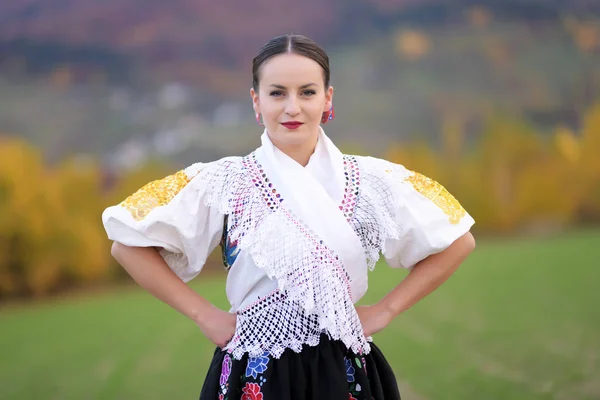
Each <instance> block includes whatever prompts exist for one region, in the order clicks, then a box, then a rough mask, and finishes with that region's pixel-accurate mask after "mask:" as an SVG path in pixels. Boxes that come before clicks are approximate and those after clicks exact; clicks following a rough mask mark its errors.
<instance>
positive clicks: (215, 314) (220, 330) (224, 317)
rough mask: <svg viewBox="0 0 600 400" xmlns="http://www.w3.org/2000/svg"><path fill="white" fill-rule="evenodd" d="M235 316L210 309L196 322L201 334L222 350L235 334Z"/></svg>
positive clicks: (214, 308)
mask: <svg viewBox="0 0 600 400" xmlns="http://www.w3.org/2000/svg"><path fill="white" fill-rule="evenodd" d="M236 322H237V316H236V314H232V313H228V312H225V311H223V310H220V309H218V308H216V307H211V308H210V309H209V310H207V311H206V312H204V313H202V316H201V317H199V319H198V320H197V321H196V325H198V327H199V328H200V330H201V331H202V333H204V335H205V336H206V337H207V338H208V339H209V340H210V341H211V342H213V343H214V344H216V345H217V346H219V347H220V348H223V347H225V346H227V343H229V341H230V340H231V338H232V337H233V335H234V333H235V325H236Z"/></svg>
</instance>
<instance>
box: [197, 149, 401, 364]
mask: <svg viewBox="0 0 600 400" xmlns="http://www.w3.org/2000/svg"><path fill="white" fill-rule="evenodd" d="M344 161H345V167H346V170H345V174H346V182H347V185H346V188H345V192H344V195H345V197H344V200H343V203H342V205H341V208H342V211H343V212H344V214H345V215H346V218H347V219H348V221H349V223H350V224H351V225H352V227H353V228H354V230H355V232H356V233H357V234H358V235H359V237H360V239H361V241H362V243H363V247H364V249H365V255H366V256H367V260H368V265H369V268H370V269H373V268H374V266H375V263H376V262H377V260H378V259H379V254H380V252H381V251H382V250H384V246H385V241H386V240H387V239H389V238H399V236H400V234H401V233H402V232H401V231H402V229H403V227H402V226H400V225H398V224H397V223H396V222H395V221H396V219H395V209H394V207H393V199H395V198H397V197H398V195H399V193H397V192H398V189H397V188H396V186H395V185H394V184H393V183H394V182H392V180H391V179H390V176H388V175H387V174H386V173H385V171H384V169H383V167H382V165H381V164H379V163H376V162H374V161H373V162H370V161H367V159H366V158H364V157H358V156H356V157H353V156H345V157H344ZM234 164H235V168H234V167H232V166H233V165H234ZM385 165H387V164H385ZM199 175H202V176H204V178H202V179H198V180H193V181H192V182H191V183H190V184H191V185H196V186H197V188H198V190H199V191H201V192H206V194H207V195H206V196H205V197H204V198H205V201H206V205H208V206H213V207H218V208H219V211H220V212H221V213H223V214H225V215H228V219H229V222H228V225H229V226H228V236H229V240H230V242H231V243H237V248H238V249H239V251H247V252H248V253H249V254H250V255H251V257H252V259H253V261H254V262H255V264H256V265H257V266H258V267H259V268H261V269H262V270H263V271H265V273H266V274H267V276H269V277H270V278H271V279H274V280H275V281H277V282H278V290H277V291H276V292H274V293H273V294H271V295H270V296H267V297H266V298H265V299H271V301H270V302H269V301H267V302H266V303H264V304H263V303H262V302H259V303H255V304H253V305H252V306H251V307H250V308H249V309H246V310H244V312H242V313H241V314H240V315H239V318H238V326H237V327H236V334H235V337H234V339H235V340H232V341H231V343H229V345H228V346H227V350H228V351H230V352H231V353H232V354H233V356H234V357H235V358H240V357H241V356H242V355H243V354H245V353H247V354H248V355H249V356H250V357H257V356H259V355H261V354H263V353H264V352H265V351H268V352H269V353H270V354H271V356H273V357H279V356H280V355H281V353H282V352H283V350H285V348H291V349H294V350H295V351H300V349H301V347H302V344H317V343H318V338H319V337H320V335H321V334H322V333H323V332H327V333H328V334H329V335H330V337H331V338H332V339H334V340H341V341H342V342H343V343H344V344H345V345H346V346H347V347H348V348H349V349H351V350H352V351H354V352H356V353H368V352H369V351H370V346H369V343H368V338H365V337H364V333H363V331H362V326H361V324H360V320H359V318H358V315H357V314H356V309H355V308H354V304H353V302H352V299H351V296H350V287H349V282H348V277H347V274H346V271H345V270H344V268H343V266H342V265H341V264H340V262H339V260H338V259H337V257H336V255H335V254H334V253H333V252H332V251H331V250H330V249H328V248H327V246H326V244H325V243H323V242H322V241H321V240H319V238H318V237H316V235H315V234H314V233H313V232H311V230H310V228H309V227H307V226H305V225H304V224H303V222H302V221H301V220H300V219H299V218H297V217H296V216H295V215H294V214H293V213H292V212H291V211H290V210H288V209H287V208H286V207H285V200H284V199H283V198H282V196H281V195H280V193H279V192H278V191H277V189H276V188H275V187H274V186H273V184H272V182H270V180H269V178H268V177H267V176H266V174H265V172H264V170H263V169H262V166H261V165H260V164H259V163H258V160H257V159H256V156H255V154H254V153H253V154H251V155H249V156H247V157H244V158H242V159H239V158H237V159H236V160H232V159H229V160H226V161H225V162H221V163H220V164H219V165H215V166H212V167H210V168H205V169H203V170H202V172H201V173H200V174H199ZM402 178H404V176H403V177H402ZM366 181H368V182H369V184H368V185H365V184H364V182H366ZM202 194H203V193H202ZM281 232H286V234H285V235H282V234H281ZM340 287H343V288H344V290H340ZM284 294H285V295H284ZM255 308H256V309H255ZM250 310H252V312H249V311H250Z"/></svg>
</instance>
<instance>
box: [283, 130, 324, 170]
mask: <svg viewBox="0 0 600 400" xmlns="http://www.w3.org/2000/svg"><path fill="white" fill-rule="evenodd" d="M318 140H319V137H318V136H315V137H314V138H311V139H309V140H307V141H306V142H304V143H297V144H285V143H278V142H275V141H273V140H272V139H271V141H272V142H273V145H275V147H277V148H278V149H279V150H280V151H281V152H282V153H284V154H285V155H287V156H288V157H290V158H291V159H292V160H294V161H296V162H297V163H298V164H300V165H302V166H303V167H306V165H307V164H308V161H309V160H310V157H311V156H312V155H313V153H314V152H315V148H316V147H317V142H318Z"/></svg>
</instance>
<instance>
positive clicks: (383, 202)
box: [102, 131, 474, 358]
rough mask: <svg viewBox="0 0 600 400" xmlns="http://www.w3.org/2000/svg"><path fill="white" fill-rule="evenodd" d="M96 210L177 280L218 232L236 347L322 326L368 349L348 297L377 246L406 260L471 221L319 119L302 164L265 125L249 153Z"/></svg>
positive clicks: (423, 180) (292, 339)
mask: <svg viewBox="0 0 600 400" xmlns="http://www.w3.org/2000/svg"><path fill="white" fill-rule="evenodd" d="M102 220H103V223H104V227H105V229H106V232H107V234H108V237H109V239H111V240H113V241H116V242H120V243H122V244H124V245H127V246H140V247H150V246H153V247H158V248H160V254H161V255H162V257H163V258H164V259H165V261H166V263H167V264H168V265H169V267H170V268H171V269H172V270H173V271H174V272H175V273H176V274H177V275H178V276H179V277H180V278H181V279H182V280H183V281H185V282H188V281H190V280H191V279H193V278H194V277H195V276H196V275H198V274H199V273H200V271H201V270H202V268H203V266H204V264H205V262H206V259H207V257H208V255H209V254H210V253H211V252H212V251H213V250H214V249H215V248H216V247H217V246H218V245H219V244H221V246H222V248H223V257H224V263H225V266H226V268H227V269H228V270H229V272H228V276H227V282H226V293H227V298H228V299H229V302H230V304H231V312H236V313H237V314H238V318H237V327H236V334H235V335H234V338H233V339H232V340H231V342H230V343H229V345H228V346H227V350H229V351H230V352H231V353H232V355H233V356H234V357H235V358H241V357H242V355H243V354H244V353H249V354H250V356H258V355H260V354H263V353H265V352H268V353H269V354H270V355H271V356H273V357H279V356H280V355H281V353H282V352H283V351H284V350H285V349H286V348H291V349H293V350H294V351H300V350H301V348H302V345H303V344H309V345H316V344H317V343H318V340H319V337H320V335H321V333H323V332H326V333H327V334H328V335H329V336H330V337H331V338H333V339H337V340H342V341H343V342H344V343H345V344H346V346H347V347H349V348H351V349H352V350H353V351H355V352H357V353H368V352H369V350H370V346H369V343H368V338H365V336H364V333H363V331H362V327H361V325H360V321H359V319H358V316H357V314H356V311H355V309H354V306H353V304H354V303H356V302H357V301H359V300H360V298H361V297H362V296H363V295H364V293H365V292H366V290H367V273H368V270H369V269H372V268H373V267H374V266H375V263H376V262H377V261H378V259H379V255H380V254H383V256H384V257H385V259H386V261H387V263H388V264H389V265H390V266H391V267H394V268H398V267H401V268H412V267H413V266H414V265H415V264H416V263H418V262H419V261H421V260H423V259H424V258H426V257H427V256H429V255H431V254H434V253H437V252H440V251H442V250H444V249H445V248H447V247H448V246H449V245H450V244H452V243H453V242H454V241H455V240H456V239H457V238H459V237H460V236H462V235H463V234H465V233H466V232H467V231H469V229H470V228H471V226H472V225H473V224H474V220H473V219H472V218H471V216H470V215H469V214H468V213H467V212H466V211H465V210H464V209H463V208H462V207H461V205H460V204H459V202H458V201H457V200H456V199H455V198H454V197H452V195H451V194H450V193H448V192H447V191H446V190H445V189H444V188H443V187H442V186H441V185H440V184H438V183H437V182H435V181H433V180H431V179H429V178H427V177H425V176H423V175H420V174H418V173H415V172H411V171H409V170H407V169H406V168H404V167H403V166H401V165H398V164H394V163H390V162H388V161H385V160H381V159H377V158H372V157H359V156H349V155H343V154H341V153H340V152H339V150H338V149H337V148H336V147H335V145H334V144H333V143H332V142H331V141H330V140H329V138H328V137H327V136H326V135H325V133H324V132H322V131H321V134H320V136H319V141H318V144H317V147H316V149H315V152H314V154H313V155H312V156H311V158H310V160H309V162H308V164H307V165H306V167H302V166H300V165H299V164H297V163H296V162H295V161H293V160H292V159H291V158H289V157H288V156H287V155H285V154H284V153H282V152H281V151H279V150H278V149H277V148H276V147H275V146H274V145H273V144H272V142H271V141H270V140H269V137H268V135H267V134H266V133H265V134H263V136H262V146H261V147H260V148H258V149H257V150H256V151H254V152H253V153H252V154H250V155H248V156H246V157H227V158H223V159H220V160H218V161H214V162H211V163H197V164H194V165H192V166H190V167H188V168H186V169H184V170H182V171H179V172H177V173H175V174H173V175H171V176H168V177H166V178H164V179H161V180H157V181H154V182H151V183H148V184H147V185H145V186H144V187H142V188H141V189H139V190H138V191H137V192H136V193H134V194H133V195H131V196H130V197H128V198H127V199H126V200H124V201H123V202H122V203H120V204H118V205H115V206H112V207H109V208H107V209H106V210H105V211H104V213H103V215H102Z"/></svg>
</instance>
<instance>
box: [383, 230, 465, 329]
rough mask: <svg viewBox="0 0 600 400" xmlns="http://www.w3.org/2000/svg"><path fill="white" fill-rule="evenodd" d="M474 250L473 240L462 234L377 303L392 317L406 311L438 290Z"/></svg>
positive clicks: (415, 269)
mask: <svg viewBox="0 0 600 400" xmlns="http://www.w3.org/2000/svg"><path fill="white" fill-rule="evenodd" d="M474 248H475V239H474V238H473V235H471V233H466V234H465V235H463V236H461V237H460V238H459V239H457V240H456V241H455V242H454V243H453V244H452V245H450V247H448V248H447V249H446V250H444V251H442V252H440V253H437V254H433V255H431V256H429V257H427V258H426V259H424V260H423V261H421V262H419V263H418V264H417V265H415V267H414V268H413V269H412V271H411V272H410V273H409V274H408V276H407V277H406V278H404V280H402V282H400V284H399V285H398V286H397V287H396V288H394V290H392V291H391V292H390V293H389V294H387V295H386V296H385V297H384V298H383V299H382V300H381V302H380V303H379V306H380V307H382V308H383V309H384V310H385V311H386V312H389V313H390V314H391V316H392V318H393V317H396V316H397V315H398V314H400V313H402V312H403V311H406V310H408V309H409V308H410V307H412V306H413V305H414V304H416V303H417V302H418V301H419V300H421V299H422V298H423V297H425V296H427V295H428V294H429V293H431V292H432V291H434V290H435V289H436V288H438V287H439V286H440V285H441V284H442V283H444V282H445V281H446V280H447V279H448V278H450V276H451V275H452V274H453V273H454V272H455V271H456V269H457V268H458V267H459V266H460V264H461V263H462V262H463V261H464V260H465V259H466V258H467V256H468V255H469V254H470V253H471V251H473V249H474Z"/></svg>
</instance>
